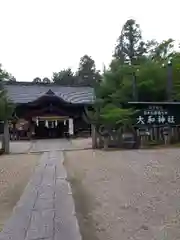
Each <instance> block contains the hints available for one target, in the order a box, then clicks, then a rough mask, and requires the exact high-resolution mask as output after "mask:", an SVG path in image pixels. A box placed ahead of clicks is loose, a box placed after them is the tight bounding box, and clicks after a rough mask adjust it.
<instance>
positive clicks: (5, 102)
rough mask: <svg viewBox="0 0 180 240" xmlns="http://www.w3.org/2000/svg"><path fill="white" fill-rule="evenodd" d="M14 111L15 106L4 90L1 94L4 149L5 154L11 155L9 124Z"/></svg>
mask: <svg viewBox="0 0 180 240" xmlns="http://www.w3.org/2000/svg"><path fill="white" fill-rule="evenodd" d="M13 111H14V105H13V103H12V102H11V101H10V100H9V98H8V97H7V94H6V91H5V90H2V91H1V92H0V120H1V121H2V122H3V124H4V134H3V140H2V149H3V151H4V152H5V153H9V145H10V144H9V143H10V138H9V123H8V121H9V120H10V119H11V117H12V114H13Z"/></svg>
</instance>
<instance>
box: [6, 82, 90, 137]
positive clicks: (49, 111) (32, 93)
mask: <svg viewBox="0 0 180 240" xmlns="http://www.w3.org/2000/svg"><path fill="white" fill-rule="evenodd" d="M4 87H5V89H6V90H7V94H8V97H9V98H10V100H11V101H12V102H13V103H14V104H15V111H14V114H13V119H12V121H11V122H10V133H11V139H32V138H60V137H68V136H77V135H79V134H81V133H82V132H85V131H86V132H90V126H89V124H87V123H86V121H85V120H84V116H83V115H84V113H85V107H88V106H91V105H92V103H93V100H94V91H93V88H91V87H72V86H59V85H55V84H52V83H51V84H36V83H29V82H14V83H11V82H10V83H6V84H5V86H4Z"/></svg>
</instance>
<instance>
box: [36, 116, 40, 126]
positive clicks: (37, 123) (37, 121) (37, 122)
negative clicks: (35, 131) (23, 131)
mask: <svg viewBox="0 0 180 240" xmlns="http://www.w3.org/2000/svg"><path fill="white" fill-rule="evenodd" d="M36 125H37V126H39V120H38V118H36Z"/></svg>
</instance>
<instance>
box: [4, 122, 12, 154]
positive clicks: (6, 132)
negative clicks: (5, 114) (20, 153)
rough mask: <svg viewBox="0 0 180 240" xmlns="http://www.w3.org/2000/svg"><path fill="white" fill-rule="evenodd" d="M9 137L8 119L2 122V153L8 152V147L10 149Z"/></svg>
mask: <svg viewBox="0 0 180 240" xmlns="http://www.w3.org/2000/svg"><path fill="white" fill-rule="evenodd" d="M9 142H10V139H9V124H8V121H5V122H4V136H3V142H2V146H3V147H4V153H7V154H8V153H9V149H10V146H9V145H10V144H9Z"/></svg>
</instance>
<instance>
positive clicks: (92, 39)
mask: <svg viewBox="0 0 180 240" xmlns="http://www.w3.org/2000/svg"><path fill="white" fill-rule="evenodd" d="M179 9H180V1H178V0H171V1H167V2H166V1H164V0H151V1H145V0H126V1H123V0H0V63H1V64H2V65H3V68H4V69H6V70H7V71H8V72H10V73H11V74H12V75H14V76H15V78H16V79H17V81H32V80H33V79H34V78H35V77H40V78H43V77H49V78H51V77H52V73H53V72H58V71H60V70H62V69H64V68H68V67H71V68H72V69H73V70H76V69H77V67H78V63H79V60H80V58H81V57H82V56H83V55H84V54H88V55H90V56H91V57H92V58H93V59H94V60H95V63H96V67H97V69H99V70H102V68H103V64H105V65H106V66H108V64H109V63H110V61H111V59H112V53H113V50H114V47H115V44H116V40H117V38H118V36H119V35H120V32H121V28H122V26H123V24H124V23H125V22H126V20H127V19H129V18H133V19H135V20H136V21H137V23H139V24H140V26H141V30H142V35H143V37H144V39H157V40H158V41H161V40H164V39H168V38H170V37H171V38H173V39H175V40H176V41H180V30H179V17H178V16H179Z"/></svg>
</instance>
